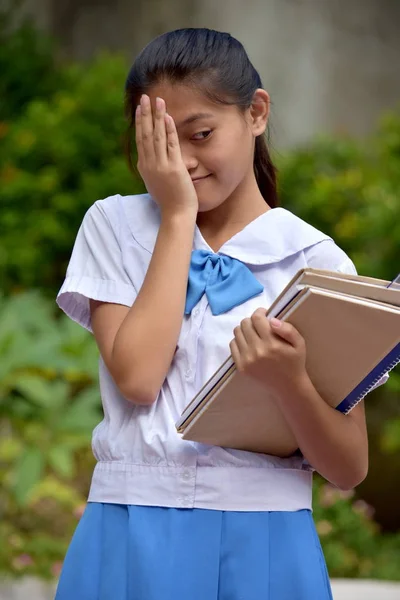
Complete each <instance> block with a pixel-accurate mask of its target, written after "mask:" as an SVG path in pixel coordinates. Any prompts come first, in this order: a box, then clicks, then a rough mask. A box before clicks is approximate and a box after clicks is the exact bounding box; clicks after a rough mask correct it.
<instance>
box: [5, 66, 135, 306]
mask: <svg viewBox="0 0 400 600" xmlns="http://www.w3.org/2000/svg"><path fill="white" fill-rule="evenodd" d="M126 73H127V67H126V65H125V64H124V61H123V60H122V58H119V57H111V56H109V55H106V54H103V55H102V56H101V57H99V58H98V59H97V60H96V61H94V63H93V64H91V65H90V66H72V67H68V68H65V72H64V80H65V86H64V87H63V88H62V89H60V90H58V91H57V93H55V94H54V96H52V97H51V98H50V99H36V100H32V102H30V103H29V105H28V106H27V108H26V111H25V113H24V114H23V115H22V116H21V117H20V118H18V119H16V120H15V121H13V122H12V123H10V124H9V126H8V130H7V131H6V133H5V135H4V138H3V140H2V146H1V150H0V204H1V206H2V210H1V212H0V231H2V236H1V242H0V244H1V245H0V279H1V280H2V282H3V286H4V287H3V289H4V290H5V291H6V292H7V293H12V292H15V291H18V290H21V289H28V288H32V287H38V286H39V287H41V288H42V289H43V290H45V291H46V293H48V294H52V295H54V293H55V292H56V290H57V288H58V287H59V285H60V282H61V281H62V279H63V277H64V274H65V269H66V265H67V262H68V260H69V257H70V254H71V249H72V245H73V242H74V239H75V236H76V233H77V231H78V228H79V225H80V223H81V221H82V218H83V215H84V213H85V212H86V210H87V209H88V208H89V206H90V205H91V204H93V202H94V201H95V200H97V199H99V198H104V197H106V196H108V195H112V194H115V193H120V194H128V193H139V192H140V191H143V186H142V183H141V182H140V181H138V180H135V179H134V178H133V177H132V175H131V174H130V172H129V171H128V169H127V166H126V163H125V158H124V156H123V152H122V135H123V133H124V130H125V123H124V117H123V85H124V79H125V76H126Z"/></svg>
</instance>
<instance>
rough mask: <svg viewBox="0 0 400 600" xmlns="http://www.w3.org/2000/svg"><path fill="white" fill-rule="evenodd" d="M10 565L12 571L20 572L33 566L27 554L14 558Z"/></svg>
mask: <svg viewBox="0 0 400 600" xmlns="http://www.w3.org/2000/svg"><path fill="white" fill-rule="evenodd" d="M12 564H13V567H14V569H17V570H18V571H21V570H22V569H24V568H26V567H30V566H31V565H33V560H32V557H31V556H29V554H20V555H19V556H16V557H15V558H14V560H13V562H12Z"/></svg>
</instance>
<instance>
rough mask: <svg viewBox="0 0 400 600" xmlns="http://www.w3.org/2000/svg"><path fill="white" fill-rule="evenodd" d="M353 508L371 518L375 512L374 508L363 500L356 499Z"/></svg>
mask: <svg viewBox="0 0 400 600" xmlns="http://www.w3.org/2000/svg"><path fill="white" fill-rule="evenodd" d="M353 509H354V510H355V511H356V512H357V513H358V514H360V515H364V516H365V517H367V518H368V519H372V517H373V516H374V514H375V509H374V507H373V506H371V505H370V504H367V502H365V500H356V501H355V502H353Z"/></svg>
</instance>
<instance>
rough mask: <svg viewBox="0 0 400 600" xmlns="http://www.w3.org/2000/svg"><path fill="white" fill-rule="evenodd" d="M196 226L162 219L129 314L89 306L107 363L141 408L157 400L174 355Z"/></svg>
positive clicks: (190, 219)
mask: <svg viewBox="0 0 400 600" xmlns="http://www.w3.org/2000/svg"><path fill="white" fill-rule="evenodd" d="M195 222H196V220H195V216H193V215H192V214H190V213H188V214H187V215H180V216H179V218H177V217H171V218H165V219H164V220H162V222H161V226H160V229H159V233H158V237H157V241H156V245H155V247H154V253H153V256H152V259H151V261H150V265H149V268H148V271H147V274H146V277H145V280H144V282H143V285H142V287H141V289H140V291H139V294H138V296H137V298H136V300H135V302H134V304H133V306H132V307H131V308H130V309H129V308H127V307H125V306H120V305H116V304H108V303H101V302H97V301H95V300H91V301H90V306H91V315H92V328H93V333H94V335H95V338H96V341H97V344H98V346H99V349H100V352H101V355H102V357H103V359H104V362H105V363H106V365H107V367H108V369H109V371H110V373H111V375H112V376H113V378H114V380H115V382H116V384H117V385H118V387H119V388H120V390H121V392H122V393H123V394H124V396H125V397H126V398H127V399H129V400H132V401H134V402H137V403H139V404H149V403H151V402H153V401H154V400H155V398H156V396H157V394H158V391H159V390H160V388H161V386H162V383H163V381H164V379H165V377H166V374H167V372H168V369H169V366H170V364H171V361H172V358H173V355H174V351H175V348H176V343H177V340H178V336H179V332H180V329H181V325H182V317H183V313H184V306H185V299H186V287H187V279H188V271H189V264H190V256H191V249H192V241H193V232H194V225H195Z"/></svg>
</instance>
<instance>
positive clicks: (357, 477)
mask: <svg viewBox="0 0 400 600" xmlns="http://www.w3.org/2000/svg"><path fill="white" fill-rule="evenodd" d="M279 402H280V406H281V409H282V411H283V413H284V415H285V418H286V420H287V422H288V424H289V426H290V427H291V429H292V431H293V433H294V435H295V437H296V439H297V441H298V444H299V448H300V450H301V452H302V453H303V456H304V457H305V458H306V459H307V460H308V462H309V463H310V464H311V465H312V466H313V467H314V468H315V469H316V471H318V473H320V474H321V475H322V476H323V477H325V479H327V480H328V481H330V482H331V483H333V484H334V485H336V486H337V487H339V488H341V489H351V488H353V487H355V486H356V485H358V484H359V483H361V481H363V479H364V478H365V477H366V474H367V471H368V441H367V437H366V432H365V431H363V430H362V429H361V428H360V427H359V426H358V424H357V422H356V421H355V420H353V419H352V418H351V417H350V416H349V415H348V416H346V415H343V414H342V413H340V412H338V411H337V410H335V409H333V408H331V407H330V406H329V405H328V404H327V403H326V402H325V401H324V400H323V399H322V398H321V396H320V395H319V394H318V392H317V390H316V389H315V387H314V386H313V384H312V382H311V381H310V379H309V378H308V376H307V377H305V378H304V380H303V381H302V382H300V384H298V385H297V386H296V387H295V388H294V389H292V390H289V389H288V390H286V391H285V393H284V394H282V395H281V396H280V400H279Z"/></svg>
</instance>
